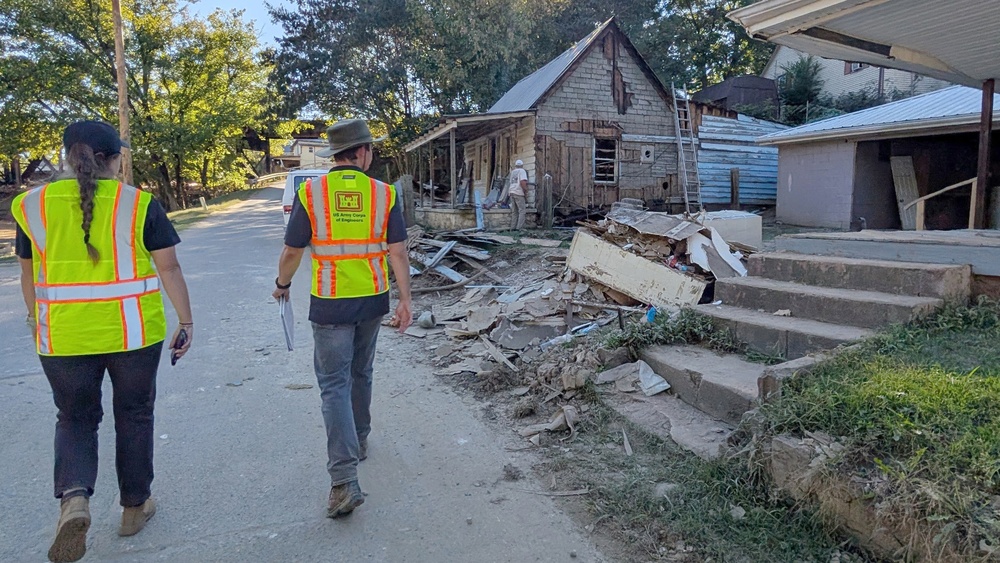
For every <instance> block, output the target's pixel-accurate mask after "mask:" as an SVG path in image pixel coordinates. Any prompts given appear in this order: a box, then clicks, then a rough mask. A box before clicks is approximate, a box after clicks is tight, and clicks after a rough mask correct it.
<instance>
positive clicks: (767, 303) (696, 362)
mask: <svg viewBox="0 0 1000 563" xmlns="http://www.w3.org/2000/svg"><path fill="white" fill-rule="evenodd" d="M748 271H749V272H750V276H748V277H745V278H727V279H720V280H716V282H715V299H716V300H719V301H722V304H721V305H711V304H706V305H698V306H696V307H695V308H694V309H695V310H696V311H698V312H700V313H702V314H705V315H707V316H709V317H711V318H712V321H713V324H714V325H715V326H716V327H717V328H720V329H726V330H729V331H730V332H731V333H733V335H734V336H735V337H736V338H737V339H738V340H740V341H742V342H745V343H746V344H747V345H748V346H749V347H750V348H751V349H754V350H756V351H758V352H761V353H765V354H769V355H776V356H781V357H783V358H785V359H787V360H791V361H787V362H785V363H784V364H780V365H777V366H770V367H768V366H764V365H761V364H753V363H750V362H747V361H744V360H743V359H742V358H740V357H737V356H733V355H719V354H717V353H715V352H712V351H710V350H707V349H704V348H700V347H697V346H655V347H652V348H649V349H647V350H645V351H643V352H642V354H641V356H642V359H643V360H644V361H645V362H646V363H648V364H649V365H650V367H652V368H653V371H655V372H656V373H657V374H659V375H660V376H661V377H663V378H664V379H666V380H667V381H668V382H669V383H670V385H671V390H672V392H673V394H675V395H676V396H677V397H678V398H679V399H681V400H682V401H684V402H685V403H687V404H689V405H692V406H694V407H696V408H697V409H699V410H701V411H702V412H704V413H705V414H707V415H709V416H712V417H714V418H716V419H718V420H721V421H724V422H726V423H729V424H732V425H738V424H739V422H740V420H741V419H742V417H743V415H744V413H746V412H747V411H749V410H751V409H753V408H755V407H756V406H757V405H759V404H760V403H761V402H762V401H766V400H771V399H773V398H774V397H776V396H778V395H780V392H781V382H782V381H783V380H784V379H787V378H789V377H792V376H793V375H794V374H795V373H801V372H802V371H803V370H808V369H811V368H812V366H813V365H814V364H815V362H816V361H818V359H819V357H821V356H808V357H807V355H809V354H811V353H813V352H819V351H822V350H829V349H831V348H835V347H837V346H839V345H841V344H846V343H849V342H853V341H856V340H860V339H862V338H865V337H867V336H870V335H871V334H873V332H874V330H875V329H878V328H883V327H886V326H888V325H890V324H894V323H904V322H907V321H910V320H913V319H915V318H916V317H918V316H921V315H924V314H927V313H930V312H932V311H934V310H935V309H937V308H939V307H941V306H942V305H943V304H944V303H945V301H952V300H954V301H967V300H968V298H969V295H970V292H971V277H972V276H971V269H970V267H969V266H952V265H940V264H917V263H907V262H887V261H881V260H863V259H856V258H843V257H832V256H813V255H802V254H795V253H782V252H779V253H771V254H757V255H754V256H751V257H750V260H749V265H748ZM781 310H788V311H790V312H791V315H790V316H778V315H775V314H774V313H775V312H777V311H781ZM713 447H714V445H713Z"/></svg>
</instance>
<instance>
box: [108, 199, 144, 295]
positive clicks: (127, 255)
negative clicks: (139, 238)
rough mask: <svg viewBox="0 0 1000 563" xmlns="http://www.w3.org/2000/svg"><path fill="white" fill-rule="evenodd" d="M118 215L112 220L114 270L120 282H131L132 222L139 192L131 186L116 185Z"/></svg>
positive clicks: (133, 257)
mask: <svg viewBox="0 0 1000 563" xmlns="http://www.w3.org/2000/svg"><path fill="white" fill-rule="evenodd" d="M117 200H118V213H116V214H115V218H114V221H115V222H114V234H115V240H114V246H115V268H116V269H117V271H116V274H117V276H118V279H120V280H131V279H134V278H135V276H136V271H135V229H134V228H133V225H132V222H133V221H134V220H135V217H136V205H137V204H138V203H139V192H138V190H136V189H135V188H133V187H131V186H123V185H122V184H118V197H117Z"/></svg>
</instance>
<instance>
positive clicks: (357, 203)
mask: <svg viewBox="0 0 1000 563" xmlns="http://www.w3.org/2000/svg"><path fill="white" fill-rule="evenodd" d="M334 208H335V209H336V210H337V211H347V212H356V211H361V192H340V193H338V194H337V201H336V202H335V203H334Z"/></svg>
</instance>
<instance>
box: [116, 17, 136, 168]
mask: <svg viewBox="0 0 1000 563" xmlns="http://www.w3.org/2000/svg"><path fill="white" fill-rule="evenodd" d="M111 11H112V12H113V13H114V19H115V68H116V70H117V72H118V129H119V135H121V138H122V139H124V140H126V141H130V137H131V135H130V134H129V130H128V113H129V112H128V83H127V82H125V38H124V33H123V31H122V4H121V0H111ZM122 181H123V182H125V183H126V184H129V185H132V149H124V150H122Z"/></svg>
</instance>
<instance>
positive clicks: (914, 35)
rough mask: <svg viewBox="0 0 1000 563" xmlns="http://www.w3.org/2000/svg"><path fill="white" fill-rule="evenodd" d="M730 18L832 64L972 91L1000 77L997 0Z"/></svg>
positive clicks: (787, 3)
mask: <svg viewBox="0 0 1000 563" xmlns="http://www.w3.org/2000/svg"><path fill="white" fill-rule="evenodd" d="M729 18H730V19H732V20H733V21H736V22H737V23H739V24H740V25H742V26H743V27H745V28H746V29H747V31H748V32H749V33H750V35H751V36H753V37H755V38H757V39H763V40H767V41H770V42H772V43H777V44H779V45H786V46H788V47H791V48H793V49H796V50H799V51H802V52H806V53H812V54H815V55H819V56H821V57H826V58H829V59H838V60H843V61H852V62H860V63H869V64H872V65H876V66H881V67H886V68H898V69H902V70H908V71H911V72H916V73H918V74H923V75H926V76H932V77H934V78H940V79H942V80H947V81H949V82H954V83H958V84H965V85H967V86H980V85H981V84H982V83H983V81H985V80H988V79H990V78H1000V57H997V56H996V45H997V29H1000V2H996V1H995V0H948V1H947V2H942V1H941V0H763V1H762V2H757V3H756V4H752V5H750V6H747V7H745V8H741V9H739V10H736V11H734V12H732V13H730V14H729Z"/></svg>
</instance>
